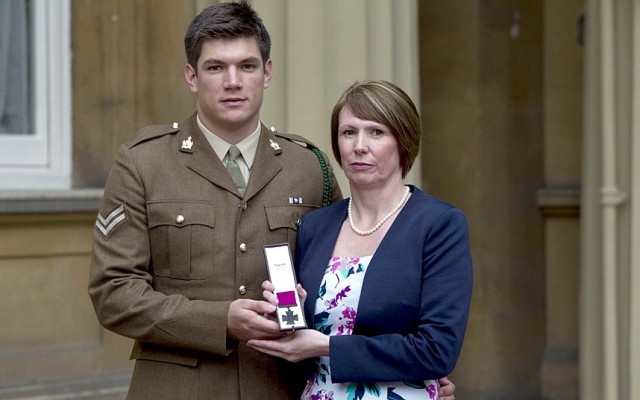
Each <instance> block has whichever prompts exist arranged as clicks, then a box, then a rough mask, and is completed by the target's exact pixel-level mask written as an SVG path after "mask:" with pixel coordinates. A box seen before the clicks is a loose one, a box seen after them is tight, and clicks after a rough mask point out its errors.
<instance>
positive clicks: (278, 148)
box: [269, 139, 282, 153]
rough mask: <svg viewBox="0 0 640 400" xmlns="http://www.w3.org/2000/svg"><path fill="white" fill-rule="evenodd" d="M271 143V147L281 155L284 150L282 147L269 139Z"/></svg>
mask: <svg viewBox="0 0 640 400" xmlns="http://www.w3.org/2000/svg"><path fill="white" fill-rule="evenodd" d="M269 143H270V144H271V147H273V150H274V151H275V152H277V153H280V152H281V151H282V149H281V148H280V145H279V144H278V143H277V142H274V141H273V140H271V139H269Z"/></svg>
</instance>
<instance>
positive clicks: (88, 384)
mask: <svg viewBox="0 0 640 400" xmlns="http://www.w3.org/2000/svg"><path fill="white" fill-rule="evenodd" d="M130 380H131V373H126V374H123V373H117V374H108V375H101V376H92V377H78V378H73V379H65V380H55V381H36V382H28V383H22V384H14V385H8V386H0V400H89V399H91V400H124V399H125V398H126V396H127V390H128V388H129V382H130Z"/></svg>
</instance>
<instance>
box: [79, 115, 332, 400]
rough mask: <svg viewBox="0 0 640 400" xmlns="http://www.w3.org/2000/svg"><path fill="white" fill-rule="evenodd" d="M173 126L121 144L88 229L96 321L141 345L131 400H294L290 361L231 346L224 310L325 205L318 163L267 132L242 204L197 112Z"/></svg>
mask: <svg viewBox="0 0 640 400" xmlns="http://www.w3.org/2000/svg"><path fill="white" fill-rule="evenodd" d="M176 126H177V125H174V126H173V127H172V126H169V125H167V126H153V127H147V128H144V129H142V130H141V132H139V134H138V136H137V137H136V139H135V140H133V141H132V142H129V143H127V144H125V145H122V146H121V147H120V149H119V151H118V154H117V156H116V160H115V163H114V166H113V168H112V170H111V172H110V174H109V178H108V180H107V184H106V187H105V191H104V199H103V202H102V206H101V209H100V212H99V214H98V219H97V221H96V227H95V229H94V250H93V258H92V261H91V272H90V281H89V294H90V296H91V299H92V301H93V304H94V307H95V311H96V314H97V316H98V319H99V320H100V322H101V323H102V324H103V325H104V326H105V327H106V328H108V329H110V330H112V331H114V332H117V333H119V334H121V335H124V336H127V337H130V338H133V339H135V340H136V342H135V345H134V349H133V352H132V358H133V359H136V365H135V369H134V374H133V378H132V382H131V387H130V392H129V398H130V399H154V400H158V399H171V400H176V399H189V400H194V399H225V400H233V399H242V400H252V399H260V400H264V399H286V398H292V397H293V396H294V395H292V394H291V391H290V389H291V388H290V387H289V385H288V384H287V382H288V379H289V378H288V377H287V376H285V372H283V371H285V370H284V369H282V368H280V366H279V365H277V364H280V363H282V364H285V363H283V362H281V361H280V360H279V361H276V359H274V358H272V357H270V356H267V355H264V354H262V353H259V352H257V351H255V350H253V349H250V348H249V347H247V346H246V345H245V344H244V343H240V344H238V343H237V342H235V341H232V340H228V339H227V336H226V331H227V313H228V310H229V305H230V303H231V302H232V301H234V300H236V299H239V298H247V299H262V289H261V284H262V282H263V281H264V280H265V279H267V273H266V266H265V260H264V253H263V246H264V245H265V244H273V243H282V242H288V243H290V244H291V249H292V251H294V249H295V237H296V230H297V226H298V224H299V220H300V218H301V217H302V215H303V214H304V213H306V212H308V211H311V210H313V209H316V208H318V207H320V206H321V205H322V202H323V187H324V185H323V182H324V181H323V172H322V169H321V166H320V165H321V163H320V162H319V160H318V158H317V156H316V155H315V154H314V152H312V151H311V150H310V148H309V147H308V146H306V145H304V143H303V145H301V144H300V143H298V141H293V140H290V139H291V137H290V136H288V135H280V134H276V133H274V132H271V131H270V130H269V129H266V128H265V127H264V126H263V127H262V132H261V135H260V139H259V143H258V148H257V152H256V156H255V161H254V164H253V167H252V171H251V177H250V179H249V181H248V183H247V189H246V193H245V196H244V198H242V197H241V196H240V194H239V193H238V191H237V189H236V187H235V185H234V183H233V181H232V179H231V177H230V176H229V173H228V172H227V171H226V169H225V167H224V166H223V164H222V162H221V161H220V159H219V158H218V157H217V156H216V154H215V153H214V151H213V149H212V148H211V146H210V145H209V143H208V142H207V140H206V138H205V136H204V135H203V134H202V132H200V130H199V129H198V127H197V124H196V118H195V114H194V115H192V116H191V117H190V118H189V119H188V120H187V121H185V122H184V123H183V124H181V125H179V126H177V127H176ZM299 139H301V138H299ZM324 157H325V160H326V155H325V156H324ZM328 173H329V177H330V181H331V190H330V191H331V196H330V197H331V200H332V201H335V200H336V199H338V198H340V197H341V193H340V190H339V188H338V186H337V183H336V181H335V177H334V176H333V173H332V171H331V168H330V167H328ZM294 379H299V378H294Z"/></svg>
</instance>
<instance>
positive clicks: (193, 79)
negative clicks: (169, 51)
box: [184, 63, 198, 93]
mask: <svg viewBox="0 0 640 400" xmlns="http://www.w3.org/2000/svg"><path fill="white" fill-rule="evenodd" d="M184 79H185V80H186V81H187V86H189V89H191V92H193V93H198V74H197V73H196V70H194V69H193V67H192V66H191V64H189V63H187V64H185V66H184Z"/></svg>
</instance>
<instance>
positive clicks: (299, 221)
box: [296, 218, 302, 228]
mask: <svg viewBox="0 0 640 400" xmlns="http://www.w3.org/2000/svg"><path fill="white" fill-rule="evenodd" d="M300 225H302V219H300V218H298V219H296V226H297V227H298V228H300Z"/></svg>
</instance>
